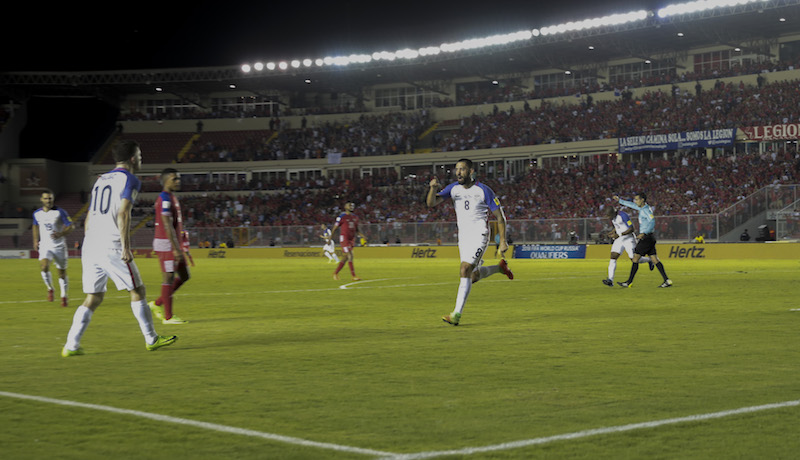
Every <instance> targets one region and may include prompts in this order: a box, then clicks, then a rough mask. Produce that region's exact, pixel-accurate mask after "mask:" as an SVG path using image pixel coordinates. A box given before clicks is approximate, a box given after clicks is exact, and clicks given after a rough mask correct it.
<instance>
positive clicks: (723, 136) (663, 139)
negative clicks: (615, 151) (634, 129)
mask: <svg viewBox="0 0 800 460" xmlns="http://www.w3.org/2000/svg"><path fill="white" fill-rule="evenodd" d="M735 140H736V128H726V129H708V130H705V131H688V132H681V133H667V134H647V135H644V136H631V137H620V138H619V153H633V152H646V151H652V150H677V149H691V148H710V147H724V146H727V145H733V142H734V141H735Z"/></svg>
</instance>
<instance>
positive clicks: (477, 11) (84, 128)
mask: <svg viewBox="0 0 800 460" xmlns="http://www.w3.org/2000/svg"><path fill="white" fill-rule="evenodd" d="M163 3H164V4H165V5H166V4H168V3H169V4H170V6H163V7H161V8H160V9H159V8H157V7H156V6H154V4H153V3H150V4H146V5H145V4H141V5H142V6H141V7H139V8H138V9H130V8H128V7H127V5H136V4H135V3H133V4H126V8H119V10H118V11H119V12H118V13H109V14H105V15H104V16H101V17H99V18H98V16H97V14H96V13H94V12H92V11H90V10H88V9H78V8H76V7H73V6H70V5H75V4H74V3H69V2H67V3H63V2H62V3H61V4H56V5H55V6H47V7H43V6H42V5H39V4H36V3H35V2H16V5H14V6H11V7H8V8H9V11H10V12H11V13H10V14H9V17H8V18H4V25H3V27H4V35H5V38H6V43H7V45H9V46H6V47H5V48H4V49H3V52H2V58H0V71H91V70H128V69H147V68H180V67H206V66H228V65H240V64H242V63H244V62H251V63H252V62H255V61H258V60H262V61H263V62H266V61H268V60H283V59H292V58H305V57H310V58H318V57H325V56H336V55H347V54H352V53H372V52H374V51H383V50H388V51H394V50H398V49H403V48H420V47H423V46H432V45H439V44H441V43H445V42H453V41H460V40H465V39H469V38H476V37H484V36H489V35H493V34H499V33H508V32H515V31H518V30H524V29H531V28H537V27H544V26H548V25H555V24H559V23H562V22H566V21H570V20H582V19H588V18H593V17H599V16H604V15H608V14H613V13H621V12H627V11H631V10H635V9H654V8H657V7H661V6H664V5H666V4H667V3H666V2H663V1H662V2H654V1H652V0H648V1H631V0H610V1H604V2H597V1H588V0H563V1H559V2H553V1H547V2H544V1H538V2H537V1H527V2H520V1H503V0H495V1H490V2H435V1H426V2H422V1H419V0H408V1H404V2H396V3H395V2H381V1H363V0H345V1H339V2H334V1H332V2H324V3H322V2H311V3H305V2H297V1H284V2H282V3H281V4H280V5H279V6H275V5H276V3H277V2H252V1H251V2H236V1H234V2H211V1H206V0H198V1H196V2H194V3H192V4H190V5H191V6H184V7H178V6H174V5H172V4H171V3H172V2H163ZM309 4H311V5H314V6H313V7H311V6H309ZM4 8H6V7H4ZM112 9H116V8H114V7H108V10H112ZM104 13H106V11H103V12H101V14H104ZM29 108H30V110H29V121H28V125H27V128H26V129H25V130H24V131H23V133H22V138H21V140H20V147H21V150H22V152H21V156H22V157H27V158H42V157H46V158H53V159H59V160H62V161H86V160H88V156H89V154H90V152H92V151H94V149H96V148H97V147H98V145H99V142H100V141H102V139H103V137H104V136H105V134H106V133H107V131H106V130H109V129H112V128H113V125H114V110H113V109H112V108H110V107H108V106H106V105H104V104H102V103H99V102H98V101H94V100H80V99H78V100H74V99H72V100H71V99H67V100H63V99H34V100H32V101H31V103H30V105H29ZM101 127H102V128H101ZM98 131H102V132H100V133H98ZM96 138H100V140H99V141H98V140H97V139H96ZM65 146H66V147H65Z"/></svg>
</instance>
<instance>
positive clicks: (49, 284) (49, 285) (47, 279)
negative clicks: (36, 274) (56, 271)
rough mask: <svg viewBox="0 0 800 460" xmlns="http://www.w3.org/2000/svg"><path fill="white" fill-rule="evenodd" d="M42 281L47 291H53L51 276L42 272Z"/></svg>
mask: <svg viewBox="0 0 800 460" xmlns="http://www.w3.org/2000/svg"><path fill="white" fill-rule="evenodd" d="M42 280H44V285H45V286H47V289H49V290H51V291H52V290H53V275H52V274H51V273H50V272H49V271H48V272H42Z"/></svg>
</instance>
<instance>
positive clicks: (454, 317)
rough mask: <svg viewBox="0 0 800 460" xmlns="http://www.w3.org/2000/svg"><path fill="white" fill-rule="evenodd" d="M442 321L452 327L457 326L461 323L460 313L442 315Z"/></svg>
mask: <svg viewBox="0 0 800 460" xmlns="http://www.w3.org/2000/svg"><path fill="white" fill-rule="evenodd" d="M442 321H444V322H445V323H449V324H452V325H453V326H458V323H459V321H461V313H450V314H449V315H444V316H442Z"/></svg>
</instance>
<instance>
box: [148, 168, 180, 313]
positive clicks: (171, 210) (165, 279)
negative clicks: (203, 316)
mask: <svg viewBox="0 0 800 460" xmlns="http://www.w3.org/2000/svg"><path fill="white" fill-rule="evenodd" d="M161 184H162V186H163V189H162V191H161V194H160V195H158V198H156V203H155V212H156V215H155V221H156V232H155V237H154V238H153V250H154V251H155V252H156V254H157V255H158V262H159V264H161V273H162V274H163V275H162V283H161V297H159V298H158V299H157V300H155V301H153V302H150V303H149V304H148V305H150V310H151V311H152V312H153V314H154V315H155V316H156V317H157V318H159V319H160V320H161V322H162V323H163V324H183V323H186V322H187V321H184V320H182V319H180V318H178V317H177V316H175V315H173V314H172V294H173V293H174V292H175V291H177V290H178V288H180V287H181V285H183V283H185V282H186V281H188V280H189V276H190V275H189V267H188V266H187V265H186V256H185V255H184V247H183V244H182V241H181V240H182V239H183V233H184V231H183V216H182V215H181V204H180V202H179V201H178V197H177V196H175V194H174V193H173V192H176V191H178V190H180V189H181V177H180V175H179V174H178V171H177V170H176V169H173V168H167V169H165V170H163V171H161ZM176 273H177V276H176V275H175V274H176Z"/></svg>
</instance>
